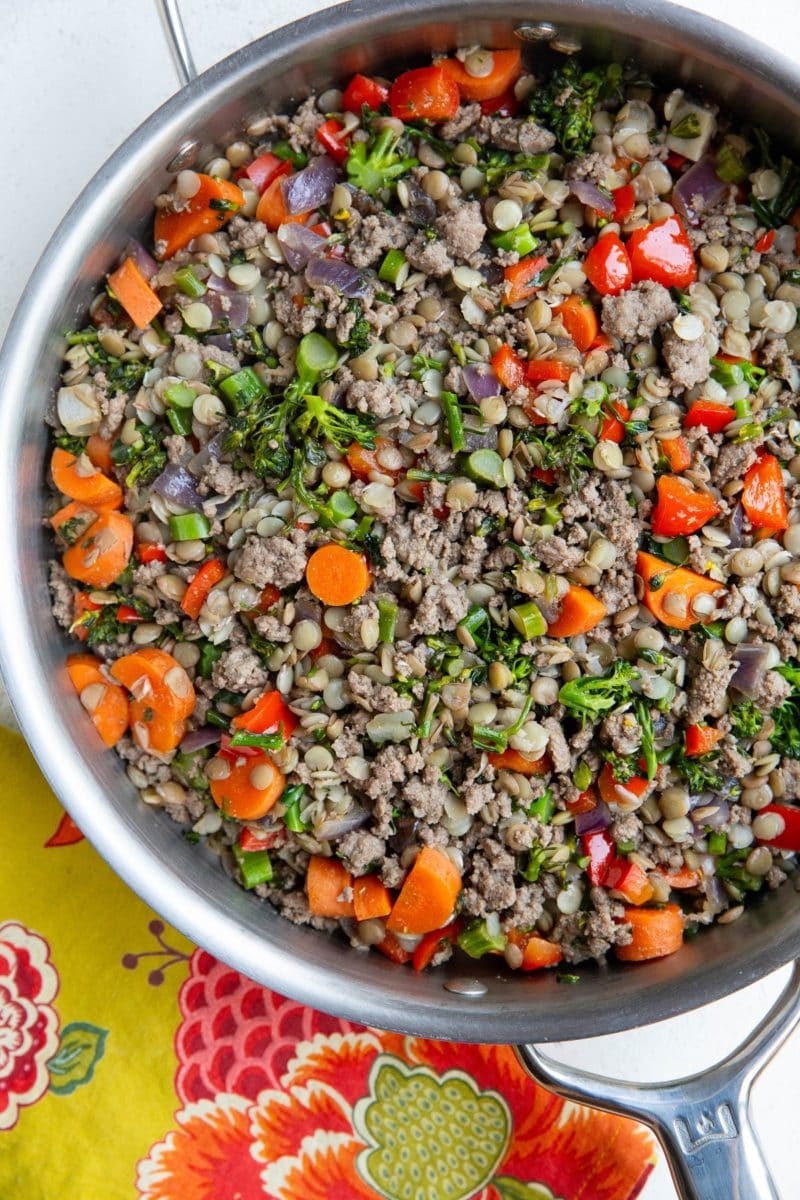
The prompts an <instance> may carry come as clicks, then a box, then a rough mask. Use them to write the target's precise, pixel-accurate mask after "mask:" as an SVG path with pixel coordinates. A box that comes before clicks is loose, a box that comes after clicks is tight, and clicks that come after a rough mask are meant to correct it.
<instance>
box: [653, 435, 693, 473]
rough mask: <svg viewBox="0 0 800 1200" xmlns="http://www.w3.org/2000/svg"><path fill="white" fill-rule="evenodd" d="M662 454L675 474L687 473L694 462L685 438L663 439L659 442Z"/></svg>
mask: <svg viewBox="0 0 800 1200" xmlns="http://www.w3.org/2000/svg"><path fill="white" fill-rule="evenodd" d="M659 446H660V448H661V453H662V454H663V455H664V457H665V458H666V460H667V462H668V463H669V466H670V470H671V471H672V472H673V473H674V474H676V475H677V474H679V473H680V472H681V471H685V470H686V468H687V467H688V466H689V465H690V463H691V461H692V452H691V450H690V449H689V443H688V442H687V441H686V438H685V437H676V438H662V440H661V441H660V442H659Z"/></svg>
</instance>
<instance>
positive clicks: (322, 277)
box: [306, 258, 367, 300]
mask: <svg viewBox="0 0 800 1200" xmlns="http://www.w3.org/2000/svg"><path fill="white" fill-rule="evenodd" d="M306 280H307V282H308V283H309V284H310V285H311V287H329V288H333V290H334V291H335V292H340V293H341V295H342V296H347V297H348V298H349V299H351V300H354V299H356V298H357V297H359V296H364V295H366V292H367V281H366V279H365V278H364V276H363V275H362V274H361V272H360V271H357V270H356V269H355V267H351V265H350V263H347V262H342V260H341V259H340V258H312V259H311V261H310V263H309V264H308V266H307V267H306Z"/></svg>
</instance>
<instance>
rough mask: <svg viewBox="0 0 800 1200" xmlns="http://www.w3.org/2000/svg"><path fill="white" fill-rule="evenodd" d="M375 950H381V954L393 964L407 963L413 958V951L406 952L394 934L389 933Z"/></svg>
mask: <svg viewBox="0 0 800 1200" xmlns="http://www.w3.org/2000/svg"><path fill="white" fill-rule="evenodd" d="M375 949H376V950H380V952H381V954H385V955H386V957H387V958H388V959H390V960H391V962H393V963H401V964H402V963H407V962H410V961H411V959H412V957H413V955H412V953H411V951H410V950H405V949H404V948H403V947H402V946H401V945H400V943H399V942H398V940H397V937H396V936H395V934H393V933H387V934H386V936H385V938H384V939H383V941H382V942H378V944H377V946H376V947H375Z"/></svg>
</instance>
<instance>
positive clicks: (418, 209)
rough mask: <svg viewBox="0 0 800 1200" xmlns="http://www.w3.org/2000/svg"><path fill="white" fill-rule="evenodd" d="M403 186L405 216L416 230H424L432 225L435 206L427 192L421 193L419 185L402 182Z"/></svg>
mask: <svg viewBox="0 0 800 1200" xmlns="http://www.w3.org/2000/svg"><path fill="white" fill-rule="evenodd" d="M404 184H405V193H406V200H407V203H406V205H405V216H406V217H408V219H409V221H410V222H411V224H412V225H416V226H417V228H418V229H424V228H426V227H427V226H429V225H432V224H433V222H434V220H435V219H436V205H435V204H434V202H433V200H431V198H430V196H429V195H428V193H427V192H423V190H422V188H421V187H420V186H419V184H417V183H408V182H407V181H404Z"/></svg>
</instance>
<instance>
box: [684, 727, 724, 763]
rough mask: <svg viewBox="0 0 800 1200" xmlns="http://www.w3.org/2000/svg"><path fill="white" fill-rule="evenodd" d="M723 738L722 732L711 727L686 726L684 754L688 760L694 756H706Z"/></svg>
mask: <svg viewBox="0 0 800 1200" xmlns="http://www.w3.org/2000/svg"><path fill="white" fill-rule="evenodd" d="M724 737H725V734H724V733H723V731H722V730H721V729H715V728H714V726H713V725H687V727H686V754H687V756H688V757H689V758H691V757H692V756H693V755H695V754H708V752H709V750H713V749H714V747H715V746H716V744H717V742H719V741H721V740H722V739H723V738H724Z"/></svg>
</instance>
